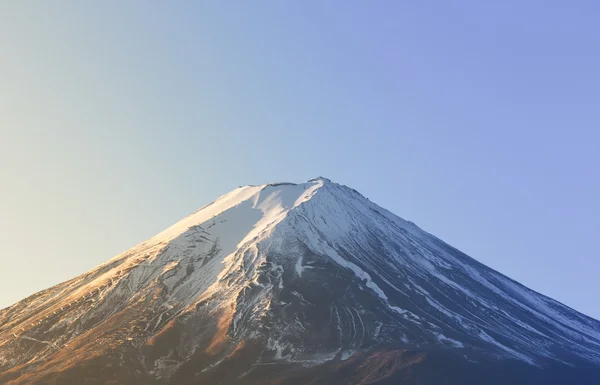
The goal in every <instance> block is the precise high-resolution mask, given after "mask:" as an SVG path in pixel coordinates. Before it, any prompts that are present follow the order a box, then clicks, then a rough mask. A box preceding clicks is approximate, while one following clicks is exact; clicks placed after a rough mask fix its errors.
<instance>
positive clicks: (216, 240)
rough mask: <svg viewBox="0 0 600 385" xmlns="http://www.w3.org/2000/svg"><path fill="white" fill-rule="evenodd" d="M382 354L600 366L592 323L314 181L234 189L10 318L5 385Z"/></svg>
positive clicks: (3, 351) (597, 326) (0, 321)
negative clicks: (85, 365)
mask: <svg viewBox="0 0 600 385" xmlns="http://www.w3.org/2000/svg"><path fill="white" fill-rule="evenodd" d="M389 344H395V345H394V346H400V347H402V348H403V349H409V348H410V349H421V350H423V349H425V350H428V349H429V350H430V349H443V350H444V351H448V352H455V353H456V354H459V355H460V356H461V357H463V356H464V357H465V359H466V360H467V362H482V361H485V360H497V361H498V362H504V361H511V362H512V361H516V362H520V363H521V364H522V365H525V366H530V367H535V368H544V367H547V366H549V365H557V363H558V364H560V365H567V366H568V367H577V366H578V365H584V366H586V367H587V366H599V365H600V323H599V322H598V321H596V320H593V319H591V318H589V317H586V316H584V315H582V314H580V313H577V312H576V311H574V310H572V309H570V308H568V307H566V306H564V305H562V304H560V303H558V302H556V301H553V300H552V299H550V298H547V297H545V296H543V295H541V294H538V293H536V292H534V291H532V290H529V289H527V288H526V287H524V286H522V285H520V284H518V283H516V282H514V281H512V280H510V279H509V278H507V277H505V276H503V275H502V274H500V273H498V272H495V271H493V270H491V269H489V268H487V267H486V266H484V265H482V264H480V263H478V262H477V261H475V260H473V259H472V258H470V257H468V256H466V255H464V254H462V253H461V252H460V251H458V250H456V249H454V248H453V247H451V246H449V245H447V244H445V243H444V242H442V241H441V240H439V239H438V238H436V237H434V236H432V235H430V234H428V233H426V232H425V231H423V230H421V229H420V228H418V227H417V226H416V225H414V224H413V223H411V222H408V221H405V220H403V219H401V218H399V217H397V216H396V215H394V214H392V213H390V212H389V211H387V210H385V209H383V208H381V207H379V206H377V205H376V204H374V203H372V202H371V201H369V200H368V199H366V198H365V197H364V196H362V195H361V194H360V193H358V192H357V191H355V190H353V189H351V188H349V187H346V186H342V185H339V184H336V183H333V182H331V181H330V180H329V179H327V178H323V177H319V178H315V179H312V180H310V181H308V182H306V183H301V184H294V183H273V184H265V185H258V186H245V187H239V188H237V189H235V190H233V191H231V192H229V193H227V194H225V195H223V196H221V197H220V198H218V199H217V200H215V201H214V202H212V203H211V204H209V205H207V206H205V207H203V208H201V209H200V210H198V211H196V212H195V213H193V214H191V215H189V216H188V217H186V218H184V219H183V220H181V221H180V222H178V223H176V224H174V225H173V226H171V227H169V228H167V229H166V230H164V231H163V232H161V233H160V234H158V235H156V236H155V237H153V238H151V239H149V240H148V241H146V242H144V243H142V244H140V245H138V246H136V247H134V248H132V249H131V250H128V251H126V252H125V253H123V254H120V255H118V256H116V257H114V258H112V259H111V260H109V261H108V262H106V263H105V264H103V265H101V266H99V267H97V268H96V269H94V270H92V271H90V272H88V273H86V274H83V275H81V276H79V277H77V278H74V279H72V280H70V281H67V282H65V283H62V284H59V285H57V286H55V287H53V288H50V289H48V290H45V291H43V292H40V293H37V294H35V295H33V296H31V297H29V298H27V299H25V300H23V301H21V302H19V303H17V304H15V305H13V306H11V307H9V308H6V309H3V310H2V311H0V381H2V378H3V377H2V372H3V371H6V372H7V373H9V374H10V373H14V371H15V370H17V371H18V372H19V373H25V374H23V375H22V376H25V377H23V378H25V379H31V378H34V379H40V380H39V381H43V379H44V378H46V379H47V377H44V376H47V375H48V370H49V369H48V368H49V367H51V366H52V365H63V366H64V365H67V364H66V363H65V362H67V361H68V362H71V361H72V360H77V359H79V360H81V362H91V361H90V360H92V361H93V360H95V359H97V360H104V359H107V358H106V357H110V355H111V354H113V353H114V352H118V356H119V357H121V358H119V360H120V361H119V362H120V364H119V365H121V366H125V367H127V368H128V370H129V372H131V373H133V374H131V373H129V372H127V373H129V374H131V375H132V376H133V377H135V376H139V377H140V378H145V379H146V380H147V379H149V378H151V379H153V380H156V381H159V383H161V381H162V382H167V381H175V379H178V380H177V381H183V380H182V378H184V377H185V378H187V377H186V376H187V375H188V374H189V373H191V372H193V376H192V377H194V376H201V377H202V376H212V375H213V374H214V373H220V372H219V371H220V370H221V369H219V368H221V367H222V365H225V363H226V362H229V361H231V360H232V359H233V358H232V357H237V355H243V357H244V360H245V361H244V362H245V364H244V365H245V366H244V365H242V366H244V368H245V369H244V370H243V371H242V372H240V373H238V376H239V378H243V377H244V376H246V375H249V374H248V373H254V372H255V371H257V372H260V370H259V369H258V368H260V367H262V366H264V365H300V366H302V367H316V366H319V365H325V364H326V363H331V362H346V360H348V359H349V358H350V357H358V356H357V355H360V354H361V352H364V351H367V350H369V349H375V348H377V347H381V346H387V345H389ZM243 352H245V353H243ZM242 353H243V354H242ZM453 354H454V353H453ZM67 357H68V358H67ZM350 361H351V360H350ZM350 361H348V362H350ZM42 363H43V364H42ZM113 364H114V363H112V361H111V365H113ZM40 365H41V366H40ZM44 365H46V366H47V365H50V366H48V367H47V368H46V366H44ZM67 367H69V366H68V365H67ZM15 368H17V369H15ZM40 368H42V369H40ZM44 368H46V369H44ZM190 371H191V372H190ZM138 372H139V374H136V373H138ZM202 373H204V374H202ZM210 373H213V374H210ZM244 373H245V374H244ZM129 374H127V375H129ZM215 375H216V374H215ZM36 376H37V377H36ZM133 377H132V378H133ZM11 378H12V377H11ZM194 378H196V377H194ZM203 378H204V377H203ZM211 378H212V377H211ZM236 378H237V377H236ZM146 380H144V381H146ZM36 381H37V380H36ZM132 381H133V380H132ZM236 381H237V380H236ZM240 381H241V380H240ZM17 383H19V382H17ZM40 383H43V382H40ZM173 383H180V382H173ZM181 383H183V382H181Z"/></svg>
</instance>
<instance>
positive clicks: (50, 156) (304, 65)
mask: <svg viewBox="0 0 600 385" xmlns="http://www.w3.org/2000/svg"><path fill="white" fill-rule="evenodd" d="M599 14H600V3H598V2H596V1H583V0H582V1H573V2H564V1H541V0H532V1H527V2H520V1H516V0H510V1H505V2H482V1H475V0H472V1H453V2H446V1H439V2H434V4H432V3H429V6H427V5H425V4H424V3H422V2H411V1H408V2H397V1H374V2H361V1H344V2H341V1H339V2H317V1H303V2H276V1H264V2H242V1H231V2H221V1H214V2H193V1H189V2H185V1H182V2H159V1H147V2H136V1H102V2H76V1H66V0H65V1H53V2H50V1H47V2H41V1H37V2H36V1H27V0H24V1H13V2H9V1H6V2H2V3H1V4H0V48H1V51H0V55H1V56H0V58H1V59H0V308H2V307H5V306H8V305H10V304H12V303H14V302H16V301H18V300H19V299H22V298H24V297H26V296H28V295H30V294H33V293H34V292H36V291H38V290H41V289H44V288H47V287H49V286H51V285H54V284H56V283H59V282H61V281H64V280H67V279H69V278H72V277H74V276H76V275H78V274H80V273H83V272H85V271H87V270H89V269H91V268H93V267H94V266H96V265H98V264H100V263H102V262H104V261H105V260H107V259H109V258H110V257H112V256H114V255H115V254H118V253H120V252H122V251H125V250H126V249H128V248H129V247H131V246H134V245H135V244H137V243H139V242H141V241H143V240H145V239H147V238H149V237H151V236H153V235H154V234H156V233H158V232H159V231H160V230H162V229H164V228H166V227H168V226H169V225H170V224H172V223H174V222H176V221H178V220H179V219H181V218H182V217H184V216H185V215H187V214H189V213H190V212H192V211H194V210H196V209H197V208H199V207H201V206H203V205H205V204H206V203H209V202H210V201H212V200H214V199H215V198H216V197H217V196H219V195H222V194H224V193H226V192H228V191H230V190H232V189H233V188H235V187H237V186H238V185H244V184H260V183H266V182H273V181H292V182H302V181H305V180H308V179H310V178H313V177H316V176H319V175H323V176H326V177H328V178H330V179H332V180H333V181H335V182H339V183H342V184H345V185H348V186H350V187H352V188H355V189H357V190H358V191H360V192H361V193H363V194H364V195H365V196H367V197H368V198H370V199H371V200H372V201H374V202H376V203H378V204H380V205H381V206H383V207H385V208H387V209H389V210H391V211H392V212H394V213H396V214H398V215H399V216H401V217H403V218H405V219H407V220H411V221H413V222H415V223H416V224H417V225H419V226H420V227H422V228H424V229H425V230H427V231H429V232H431V233H432V234H434V235H436V236H438V237H439V238H441V239H443V240H445V241H446V242H448V243H449V244H451V245H453V246H455V247H457V248H459V249H461V250H462V251H464V252H466V253H467V254H469V255H470V256H472V257H474V258H475V259H477V260H479V261H480V262H482V263H484V264H486V265H488V266H490V267H492V268H494V269H496V270H498V271H500V272H502V273H504V274H506V275H508V276H509V277H511V278H513V279H516V280H517V281H519V282H521V283H523V284H525V285H526V286H528V287H530V288H532V289H534V290H537V291H539V292H541V293H543V294H546V295H548V296H550V297H553V298H555V299H557V300H559V301H561V302H563V303H565V304H567V305H569V306H571V307H573V308H575V309H577V310H579V311H582V312H584V313H585V314H588V315H590V316H593V317H595V318H597V319H598V318H600V303H599V302H598V297H599V295H600V280H599V279H598V274H599V272H600V258H599V255H598V251H597V247H596V244H597V241H598V239H599V236H598V233H599V229H600V200H599V199H598V197H599V196H600V177H599V175H598V174H599V172H598V167H599V166H600V149H599V147H600V130H599V128H600V75H599V72H598V68H600V24H598V22H597V20H598V15H599Z"/></svg>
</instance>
